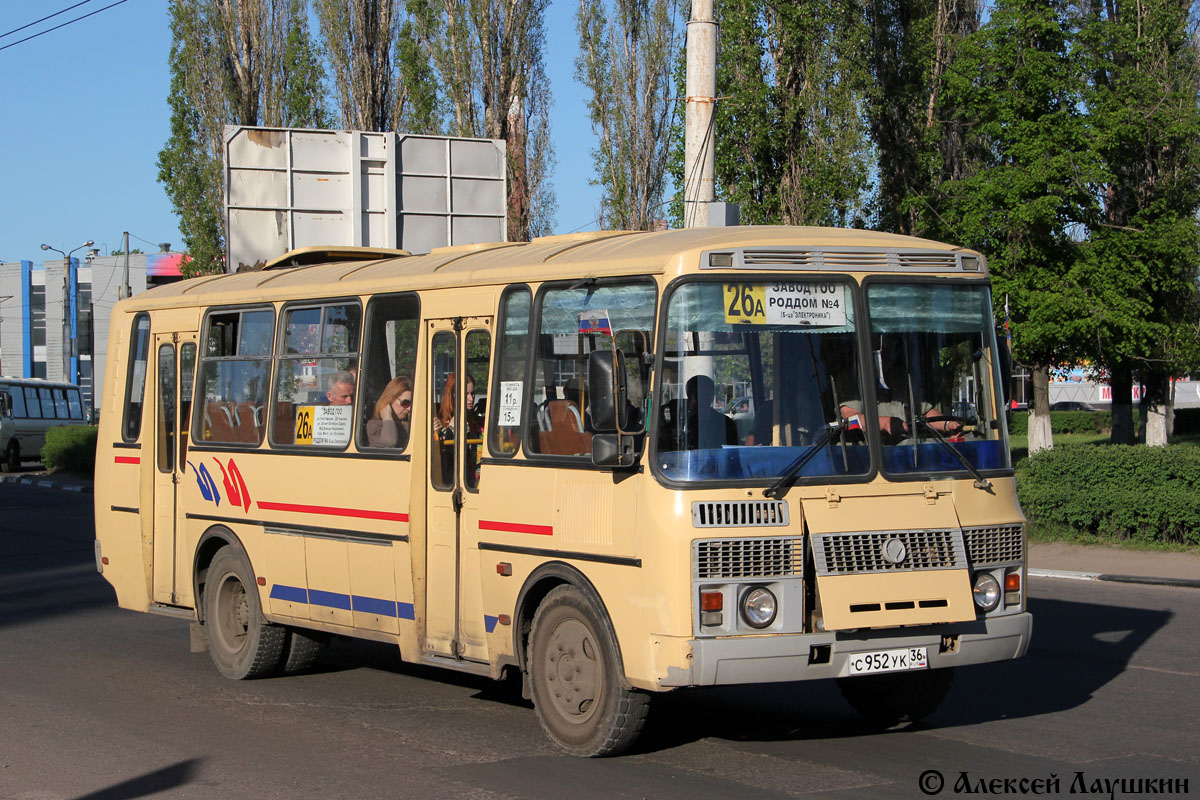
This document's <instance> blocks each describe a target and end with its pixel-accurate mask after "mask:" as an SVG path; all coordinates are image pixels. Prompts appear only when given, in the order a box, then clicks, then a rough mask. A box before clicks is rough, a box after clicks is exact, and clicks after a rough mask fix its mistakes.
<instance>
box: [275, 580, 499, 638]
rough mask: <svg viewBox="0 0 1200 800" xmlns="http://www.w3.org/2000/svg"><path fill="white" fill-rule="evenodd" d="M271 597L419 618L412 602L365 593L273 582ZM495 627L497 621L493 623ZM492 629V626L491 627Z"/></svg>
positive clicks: (343, 608)
mask: <svg viewBox="0 0 1200 800" xmlns="http://www.w3.org/2000/svg"><path fill="white" fill-rule="evenodd" d="M271 597H272V599H275V600H286V601H288V602H291V603H308V604H311V605H314V606H325V607H327V608H340V609H342V610H343V611H361V612H363V613H364V614H378V615H379V616H383V617H397V618H399V619H412V620H415V619H416V618H417V614H416V609H415V608H414V607H413V604H412V603H403V602H397V601H395V600H383V599H381V598H378V597H364V596H363V595H358V594H356V595H348V594H342V593H340V592H323V591H321V590H319V589H305V588H304V587H302V586H284V585H283V584H279V583H276V584H273V585H272V586H271ZM492 625H493V627H494V626H495V623H494V622H493V623H492ZM489 630H490V628H489Z"/></svg>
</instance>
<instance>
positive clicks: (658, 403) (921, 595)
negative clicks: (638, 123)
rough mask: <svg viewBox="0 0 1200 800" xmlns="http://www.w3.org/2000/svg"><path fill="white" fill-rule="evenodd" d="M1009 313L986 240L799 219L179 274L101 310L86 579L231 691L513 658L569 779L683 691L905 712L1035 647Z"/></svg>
mask: <svg viewBox="0 0 1200 800" xmlns="http://www.w3.org/2000/svg"><path fill="white" fill-rule="evenodd" d="M991 308H992V306H991V296H990V288H989V281H988V276H987V269H986V265H985V263H984V260H983V259H982V258H981V257H980V255H979V254H978V253H975V252H971V251H967V250H963V249H961V248H956V247H953V246H949V245H945V244H939V243H937V242H932V241H926V240H921V239H914V238H907V237H901V236H895V235H889V234H880V233H872V232H866V231H849V230H829V229H819V228H794V227H731V228H706V229H698V230H677V231H664V232H654V233H613V232H605V233H588V234H576V235H568V236H557V237H550V238H544V239H536V240H534V241H533V242H529V243H501V244H494V245H473V246H463V247H452V248H444V249H440V250H435V251H433V252H432V253H430V254H428V255H420V256H413V255H408V254H406V253H403V252H400V251H377V250H356V249H352V248H351V249H347V248H342V249H341V250H338V251H333V250H329V251H320V250H314V249H307V250H301V251H294V252H292V253H289V254H287V255H286V256H283V257H282V258H280V259H278V260H277V261H276V262H273V263H271V264H269V265H267V267H266V268H265V269H264V270H262V271H258V272H247V273H240V274H236V275H227V276H210V277H203V278H196V279H192V280H188V281H183V282H181V283H175V284H171V285H169V286H163V287H159V288H156V289H153V290H151V291H148V292H145V293H144V294H141V295H138V296H137V297H134V298H132V299H130V300H126V301H124V302H121V303H119V304H118V305H117V307H116V308H115V310H114V312H113V320H112V334H111V338H110V342H109V349H108V352H109V354H110V358H112V359H114V363H113V367H112V368H111V369H109V370H108V372H107V376H108V377H107V378H106V384H105V386H104V393H105V395H106V398H105V401H104V408H105V409H111V411H110V412H109V413H106V414H105V415H104V417H103V419H102V421H101V429H100V442H99V447H98V449H97V456H96V457H97V466H96V476H97V479H96V493H95V498H96V531H97V543H96V558H97V567H98V569H100V571H101V572H102V573H103V575H104V577H105V578H106V579H107V580H108V581H109V582H110V583H111V584H112V585H113V587H114V588H115V589H116V593H117V598H118V601H119V603H120V605H121V606H122V607H124V608H129V609H134V610H138V611H148V612H154V613H160V614H167V615H172V616H176V617H179V618H181V619H186V620H189V621H191V622H192V623H193V629H192V630H193V633H194V634H195V637H194V639H193V641H194V642H199V644H200V645H202V646H206V647H207V649H208V651H209V653H210V655H211V657H212V660H213V661H214V663H215V665H216V667H217V668H218V669H219V670H220V671H221V672H222V673H223V674H224V675H226V676H228V677H230V678H234V679H244V678H255V677H261V676H267V675H277V674H283V673H287V672H291V671H295V670H298V669H302V668H304V667H306V666H307V665H309V664H310V663H311V662H312V660H313V659H314V657H315V655H316V653H317V648H318V647H319V646H320V645H321V643H322V641H323V640H325V639H326V638H328V637H330V636H331V635H335V634H339V635H344V636H352V637H363V638H367V639H373V640H378V641H383V642H388V643H393V644H395V645H397V646H398V647H399V650H400V654H401V656H402V657H403V658H404V659H406V660H408V661H412V662H418V663H424V664H433V665H438V666H442V667H447V668H449V669H456V670H463V671H467V672H472V673H477V674H480V675H486V676H490V677H492V678H500V677H502V676H503V675H504V674H505V673H506V672H508V671H517V672H518V673H519V674H521V675H522V676H523V686H524V691H525V693H526V696H527V697H529V698H530V699H532V701H533V704H534V707H535V709H536V713H537V717H538V719H539V721H540V722H541V725H542V727H543V728H544V730H545V732H546V734H547V735H548V736H549V737H550V738H551V739H552V740H553V741H554V742H555V743H557V744H558V745H559V746H560V747H562V748H563V749H565V750H566V751H568V752H570V753H574V754H577V755H586V756H592V755H606V754H614V753H618V752H620V751H622V750H623V749H625V748H627V747H628V746H629V745H630V744H631V743H632V742H633V740H634V739H635V737H636V736H637V734H638V732H639V731H640V730H641V728H642V725H643V723H644V721H645V718H646V713H647V709H648V705H649V701H650V699H651V698H652V697H653V695H654V694H656V693H658V692H667V691H671V690H674V689H677V688H681V687H700V686H713V685H724V684H748V683H762V684H770V683H778V682H785V681H800V680H817V679H834V680H835V681H836V683H837V685H838V686H839V688H840V689H841V691H842V692H843V693H844V695H845V696H846V698H847V699H848V700H849V702H850V703H851V704H852V705H853V706H854V707H855V708H857V709H858V710H859V711H860V712H862V713H863V714H865V715H866V716H868V717H869V718H871V719H872V720H875V721H878V722H881V723H888V724H894V723H896V722H899V721H903V720H908V719H915V718H917V717H920V716H923V715H926V714H929V713H930V712H932V711H933V710H934V709H935V708H936V707H937V706H938V705H939V703H940V702H941V701H942V699H943V697H944V696H945V695H946V693H947V691H948V689H949V686H950V679H951V676H952V673H953V669H954V668H955V667H960V666H965V665H970V664H979V663H983V662H990V661H998V660H1003V659H1011V658H1016V657H1018V656H1021V655H1022V654H1024V653H1025V651H1026V648H1027V647H1028V643H1029V637H1030V632H1031V619H1030V615H1029V614H1028V613H1027V612H1026V594H1025V524H1024V517H1023V515H1022V513H1021V509H1020V507H1019V505H1018V503H1017V498H1016V495H1015V489H1014V482H1013V470H1012V465H1011V462H1010V455H1009V444H1008V434H1007V428H1006V422H1005V416H1004V401H1003V383H1004V382H1003V381H1002V379H1001V374H1002V367H1001V359H1000V358H999V351H998V348H997V340H996V335H995V329H994V325H993V319H992V310H991ZM735 398H737V400H738V402H737V403H736V406H737V407H736V409H735V408H734V405H735V404H734V402H733V401H734V399H735Z"/></svg>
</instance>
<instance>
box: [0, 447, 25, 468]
mask: <svg viewBox="0 0 1200 800" xmlns="http://www.w3.org/2000/svg"><path fill="white" fill-rule="evenodd" d="M4 468H5V469H7V470H8V471H9V472H20V471H21V447H20V445H18V444H17V443H16V442H11V443H10V444H9V445H8V450H6V451H5V452H4Z"/></svg>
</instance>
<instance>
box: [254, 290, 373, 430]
mask: <svg viewBox="0 0 1200 800" xmlns="http://www.w3.org/2000/svg"><path fill="white" fill-rule="evenodd" d="M283 314H284V317H283V320H284V322H283V331H282V334H281V335H280V337H279V338H280V342H279V347H280V352H279V356H278V361H279V369H278V370H277V371H276V377H275V394H274V403H273V405H274V406H275V408H274V411H275V424H274V426H273V427H272V429H271V444H282V445H289V444H302V445H304V446H306V447H320V446H325V447H334V448H338V449H341V448H344V447H345V446H346V445H348V444H349V443H350V436H351V432H352V430H353V426H354V423H353V420H354V408H355V400H357V399H358V398H357V397H356V395H357V388H358V348H359V338H360V334H361V332H362V331H361V328H362V325H361V322H362V308H361V307H360V306H359V305H358V303H357V302H353V303H350V302H340V303H331V304H329V305H316V306H314V305H304V306H300V305H297V306H289V307H287V308H285V309H284V311H283ZM302 410H303V413H301V411H302ZM298 428H299V429H300V430H301V433H300V434H299V435H298V434H297V429H298ZM329 431H333V433H329ZM305 434H307V435H305Z"/></svg>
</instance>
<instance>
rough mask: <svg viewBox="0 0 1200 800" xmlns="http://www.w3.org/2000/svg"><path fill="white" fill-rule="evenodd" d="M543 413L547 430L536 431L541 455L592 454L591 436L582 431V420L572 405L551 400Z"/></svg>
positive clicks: (564, 401) (563, 401) (568, 402)
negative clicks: (547, 425) (547, 426)
mask: <svg viewBox="0 0 1200 800" xmlns="http://www.w3.org/2000/svg"><path fill="white" fill-rule="evenodd" d="M544 411H545V417H546V420H547V422H548V424H549V429H548V430H541V431H538V443H539V445H540V446H541V448H540V449H541V451H542V452H543V453H548V454H554V455H579V454H581V453H590V452H592V434H590V433H587V432H585V431H584V430H583V418H582V417H581V416H580V415H579V409H578V408H576V407H575V405H574V404H573V403H571V402H570V401H568V400H551V401H550V402H549V403H547V404H546V407H545V409H544ZM539 416H540V413H539Z"/></svg>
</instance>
